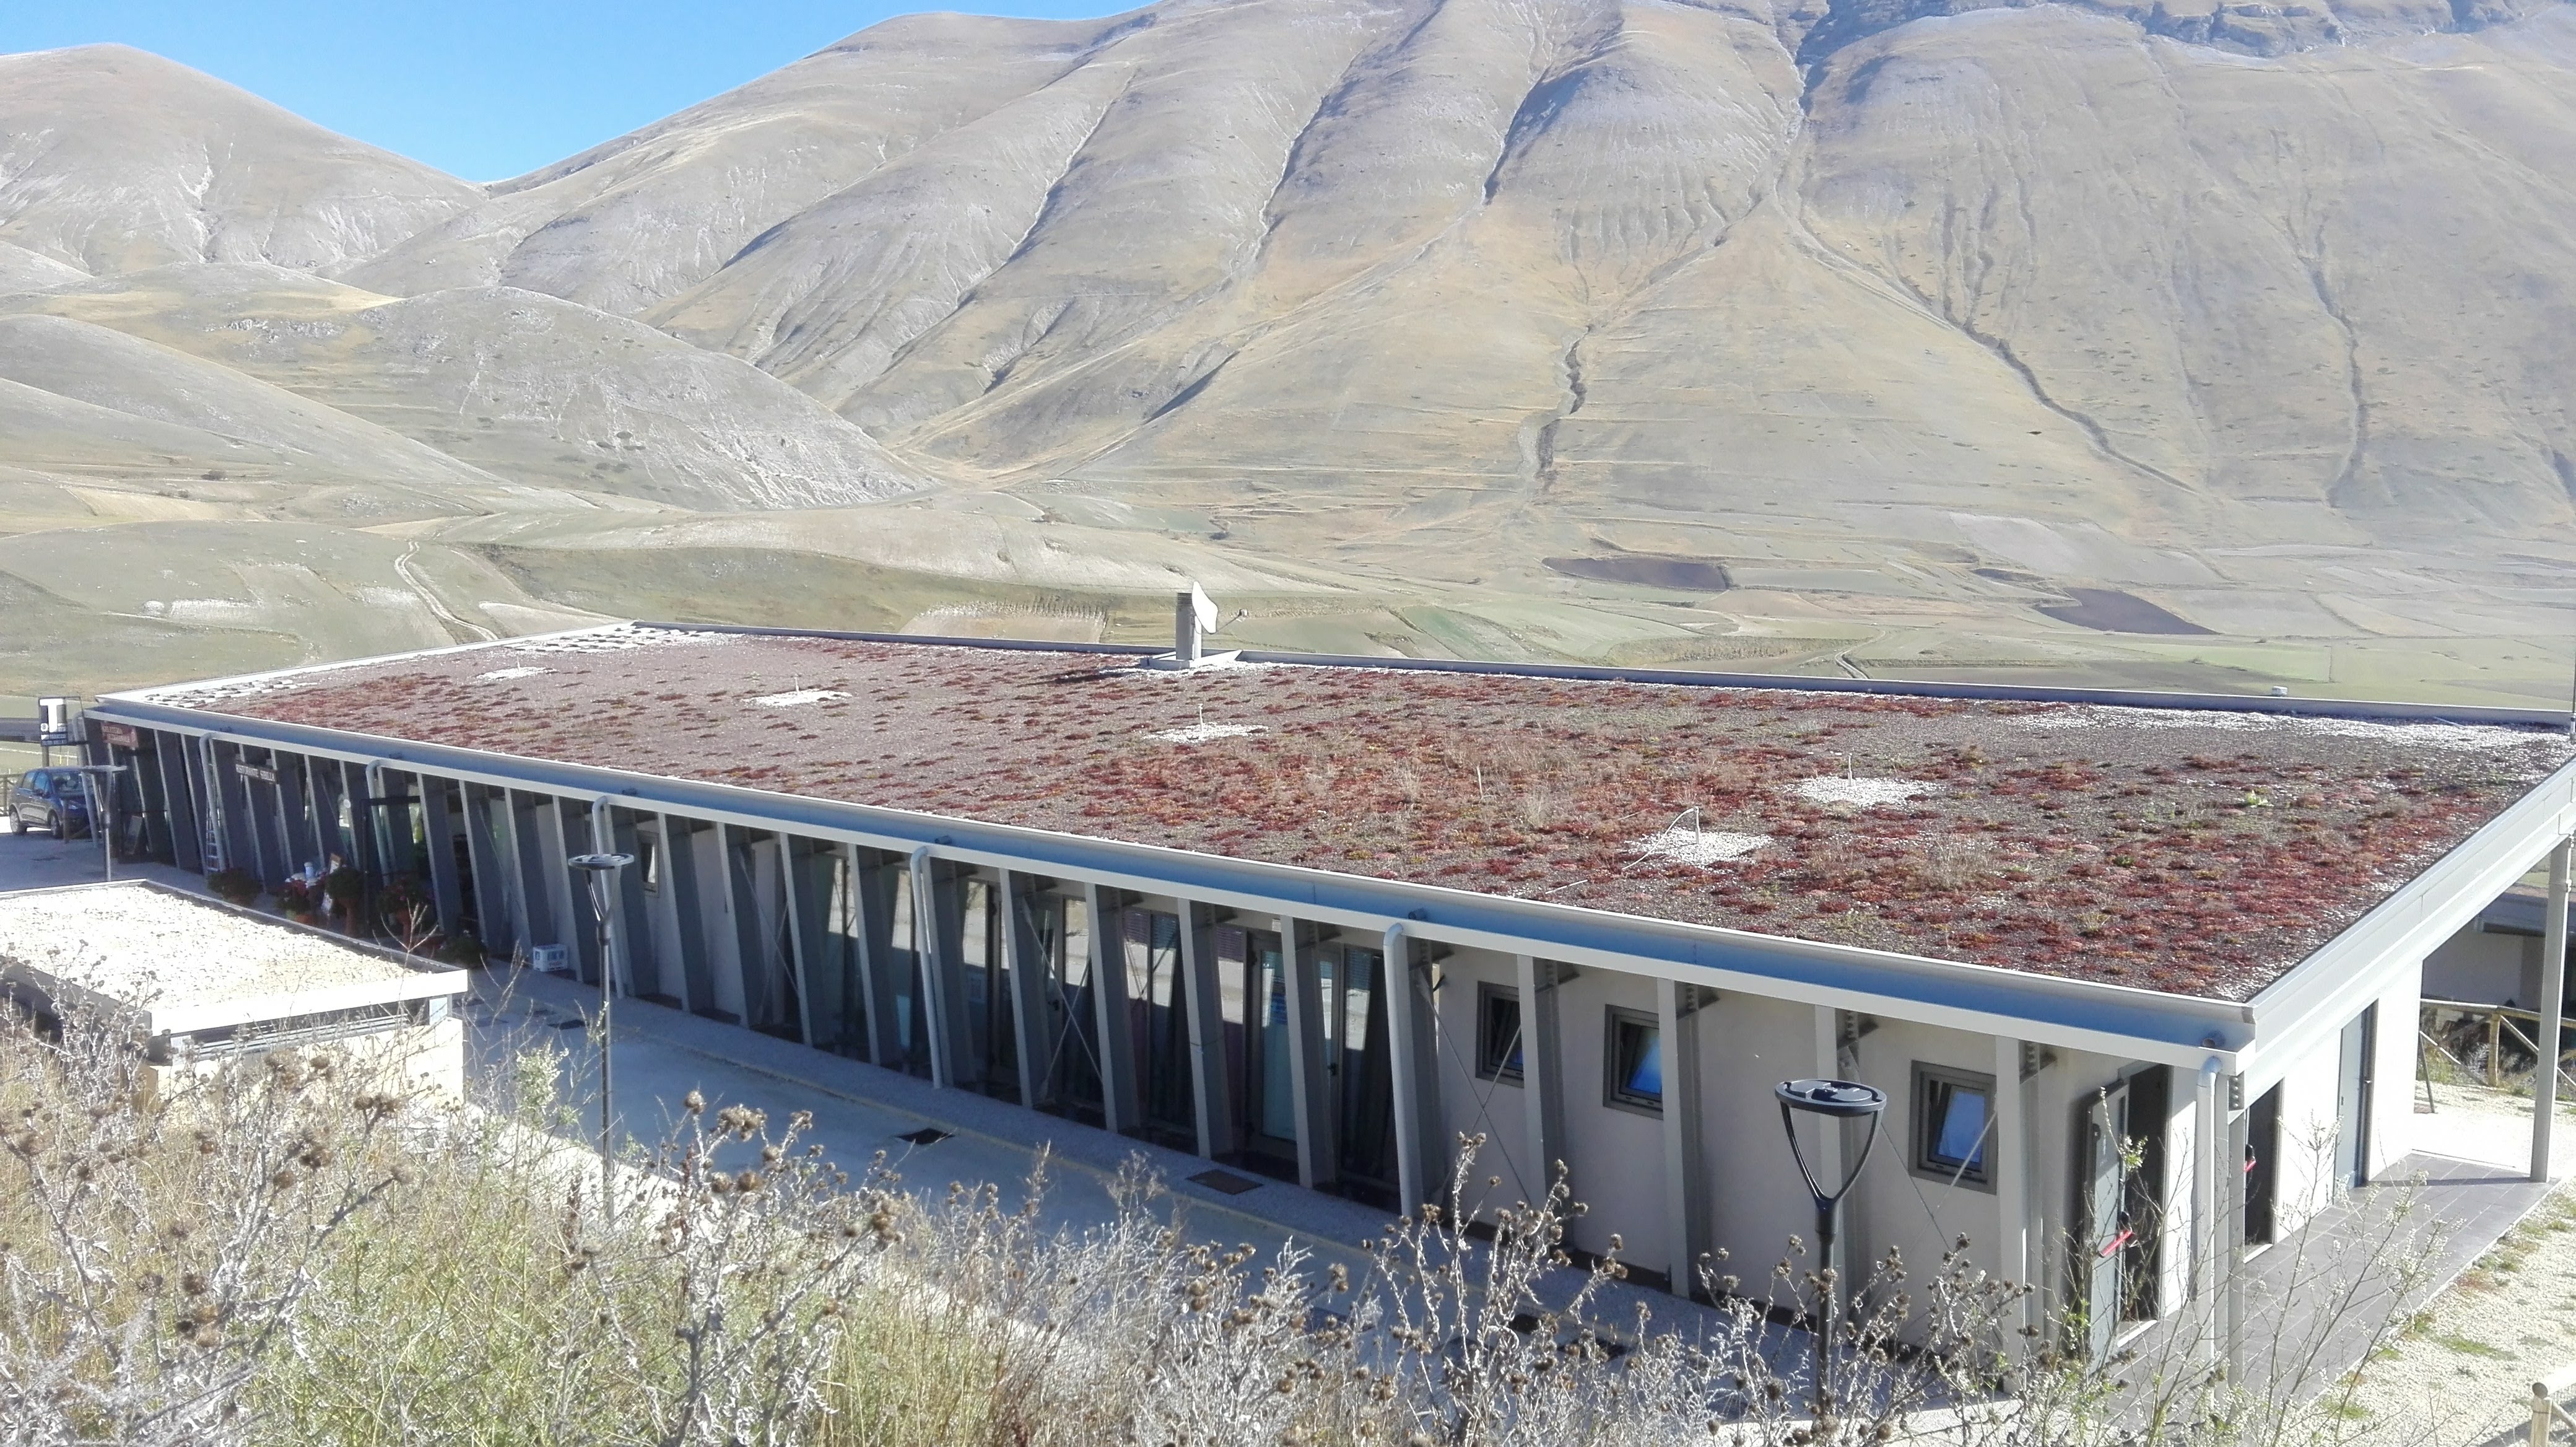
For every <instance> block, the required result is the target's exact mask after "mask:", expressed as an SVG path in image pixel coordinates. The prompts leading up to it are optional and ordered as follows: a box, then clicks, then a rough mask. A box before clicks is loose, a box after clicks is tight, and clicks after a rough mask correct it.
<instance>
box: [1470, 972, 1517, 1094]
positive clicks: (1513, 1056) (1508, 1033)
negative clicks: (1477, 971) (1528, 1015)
mask: <svg viewBox="0 0 2576 1447" xmlns="http://www.w3.org/2000/svg"><path fill="white" fill-rule="evenodd" d="M1521 1043H1522V1042H1521V997H1520V992H1519V991H1518V990H1515V989H1513V988H1511V987H1510V986H1508V985H1492V984H1481V983H1480V984H1478V985H1477V986H1476V1073H1477V1074H1478V1075H1480V1076H1482V1077H1483V1078H1485V1079H1487V1080H1506V1081H1510V1082H1511V1083H1513V1084H1515V1085H1517V1084H1519V1083H1520V1078H1521Z"/></svg>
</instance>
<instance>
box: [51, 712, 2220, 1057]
mask: <svg viewBox="0 0 2576 1447" xmlns="http://www.w3.org/2000/svg"><path fill="white" fill-rule="evenodd" d="M100 712H102V714H103V715H104V716H107V717H111V718H114V719H116V720H117V721H120V722H128V723H133V724H137V725H140V726H143V727H148V728H159V729H178V730H181V731H185V732H188V733H193V734H201V735H212V736H217V737H222V738H226V739H229V740H233V741H237V742H247V743H251V744H253V745H256V746H260V747H267V746H270V745H276V746H280V747H285V748H289V749H292V750H295V751H297V752H304V753H312V754H320V755H325V756H336V757H340V758H344V759H348V760H351V761H353V762H360V763H369V762H374V763H384V764H388V765H393V766H398V767H401V768H403V769H406V770H426V771H428V772H430V773H434V774H438V775H441V776H444V777H447V778H452V779H459V780H464V781H468V782H474V783H481V784H485V785H489V786H493V787H499V788H518V789H523V790H528V791H531V792H541V793H547V794H554V795H558V796H561V797H565V798H573V799H579V800H585V801H587V800H594V799H597V798H599V797H602V796H606V797H607V798H608V799H610V800H611V801H612V802H616V803H620V804H623V805H624V806H625V807H628V808H631V809H636V810H638V811H640V812H660V813H669V814H677V815H685V816H689V817H693V818H700V819H708V820H720V821H723V822H729V823H738V824H742V825H746V826H749V827H753V828H762V829H776V828H780V827H790V828H794V829H795V830H797V831H798V832H800V833H805V834H807V835H808V836H809V837H814V838H829V839H836V840H841V841H844V842H849V843H854V844H861V845H865V846H867V847H870V848H877V849H885V850H889V851H892V852H896V853H908V852H910V851H911V850H913V849H916V848H919V847H923V846H925V845H926V846H928V847H930V848H931V849H932V850H933V851H934V852H935V853H936V854H937V855H938V857H940V858H943V859H951V860H958V861H962V862H967V863H976V864H985V865H991V866H994V867H999V868H1012V869H1016V870H1020V871H1022V872H1026V873H1031V874H1042V875H1046V876H1049V877H1059V878H1075V879H1088V880H1090V881H1092V882H1096V883H1101V884H1107V885H1111V886H1113V887H1118V888H1126V889H1132V890H1137V891H1139V892H1143V893H1149V894H1170V893H1175V892H1179V893H1186V894H1187V895H1188V896H1189V897H1190V898H1192V899H1198V900H1204V901H1207V902H1210V903H1216V904H1226V905H1230V906H1233V907H1236V908H1248V909H1254V910H1261V911H1265V912H1271V913H1278V912H1282V911H1284V912H1287V913H1292V914H1294V915H1296V916H1297V917H1298V918H1300V919H1312V920H1318V921H1329V922H1333V923H1338V924H1346V925H1354V926H1365V927H1367V928H1370V929H1380V928H1383V927H1384V926H1385V925H1386V924H1387V923H1388V922H1390V921H1395V920H1403V921H1406V922H1407V927H1408V929H1410V930H1411V931H1412V932H1413V933H1415V934H1416V935H1417V936H1419V937H1422V938H1425V939H1437V940H1442V941H1445V942H1452V943H1459V944H1467V945H1471V946H1474V947H1477V948H1495V949H1515V950H1516V951H1517V952H1522V953H1540V954H1544V955H1546V956H1547V957H1548V958H1550V959H1565V960H1567V961H1569V962H1571V963H1577V964H1580V963H1583V962H1585V961H1586V960H1590V961H1591V962H1593V963H1596V964H1599V965H1602V966H1603V967H1605V968H1617V969H1622V970H1627V971H1630V972H1632V973H1638V974H1645V975H1655V974H1659V973H1661V974H1669V976H1670V977H1671V978H1674V979H1680V980H1690V981H1693V982H1698V983H1707V984H1711V985H1716V986H1718V987H1719V988H1722V989H1723V988H1734V989H1738V990H1742V991H1746V992H1748V993H1760V994H1766V995H1771V996H1774V997H1777V998H1784V999H1806V1000H1809V1001H1811V1002H1813V1003H1818V1004H1833V1005H1837V1006H1841V1007H1843V1008H1849V1009H1856V1010H1864V1011H1869V1012H1872V1013H1879V1014H1887V1015H1891V1016H1896V1017H1898V1018H1905V1019H1922V1020H1924V1022H1925V1023H1942V1022H1944V1021H1948V1022H1953V1023H1957V1024H1958V1025H1959V1026H1960V1028H1971V1029H1977V1030H1979V1031H1980V1032H1981V1033H1989V1034H1997V1035H2006V1036H2010V1037H2012V1038H2016V1039H2025V1040H2031V1041H2034V1042H2037V1043H2042V1044H2066V1045H2069V1046H2073V1047H2075V1048H2080V1049H2097V1048H2098V1049H2101V1050H2102V1051H2103V1053H2106V1054H2121V1053H2126V1054H2127V1055H2128V1056H2130V1057H2131V1058H2135V1059H2153V1060H2160V1061H2165V1062H2168V1063H2175V1064H2187V1065H2197V1064H2199V1063H2200V1062H2201V1061H2202V1060H2203V1059H2205V1058H2206V1057H2207V1056H2208V1055H2209V1054H2211V1053H2212V1052H2216V1053H2219V1054H2221V1055H2224V1056H2228V1057H2230V1058H2232V1057H2233V1056H2234V1054H2235V1053H2236V1052H2238V1051H2240V1050H2243V1049H2245V1048H2246V1047H2247V1046H2248V1045H2249V1044H2250V1043H2251V1041H2252V1039H2253V1035H2254V1016H2253V1012H2252V1011H2251V1010H2250V1008H2249V1007H2247V1006H2246V1005H2244V1004H2241V1003H2238V1002H2235V1001H2227V1000H2213V999H2208V998H2205V997H2199V996H2191V995H2175V994H2167V993H2164V992H2161V991H2156V990H2147V989H2141V988H2138V987H2136V986H2131V985H2116V984H2110V983H2106V982H2102V981H2093V980H2074V979H2067V978H2064V977H2061V976H2053V975H2041V974H2034V973H2030V972H2027V971H2021V970H2013V969H2007V968H2004V967H2001V966H1995V965H1980V964H1973V963H1969V962H1965V961H1958V960H1943V959H1936V958H1932V957H1929V956H1923V955H1909V954H1902V953H1897V952H1893V951H1880V950H1868V949H1863V948H1859V947H1856V946H1851V945H1834V944H1827V943H1823V942H1819V941H1812V940H1798V939H1792V938H1789V937H1787V936H1782V935H1766V934H1759V933H1755V932H1752V931H1744V930H1730V929H1725V928H1722V927H1719V926H1714V925H1693V924H1685V923H1681V922H1678V921H1670V920H1657V919H1652V918H1649V917H1646V916H1642V915H1627V914H1619V913H1615V912H1612V911H1607V910H1597V909H1589V908H1584V907H1582V906H1577V905H1568V904H1554V903H1548V902H1544V901H1536V900H1522V899H1514V898H1511V897H1509V896H1502V895H1487V894H1478V893H1475V892H1472V891H1467V890H1458V889H1451V888H1447V887H1445V886H1440V885H1426V884H1413V883H1407V882H1404V881H1400V880H1386V879H1376V878H1372V877H1369V876H1364V875H1350V874H1341V873H1336V872H1333V871H1329V870H1321V869H1314V868H1310V867H1305V866H1299V865H1285V864H1271V863H1266V862H1263V861H1258V860H1245V859H1234V858H1229V857H1226V856H1222V855H1210V854H1200V853H1195V852H1193V851H1188V850H1180V849H1172V848H1169V847H1166V846H1162V845H1152V844H1134V843H1129V842H1126V841H1122V840H1112V839H1099V838H1095V837H1092V836H1089V835H1077V834H1066V833H1059V832H1056V831H1053V830H1043V829H1033V828H1029V827H1026V826H1021V825H1008V824H991V823H985V822H981V821H977V820H970V819H959V818H955V817H952V816H947V815H938V814H925V813H917V812H913V811H909V810H901V809H891V808H886V807H883V806H879V805H868V804H854V803H847V802H844V801H840V800H831V799H820V798H815V797H813V796H810V795H801V794H784V793H776V792H771V791H765V790H759V789H750V788H744V787H742V786H740V785H734V784H719V783H712V782H707V781H702V780H688V779H673V778H669V777H666V776H659V775H651V774H638V773H632V772H627V771H622V770H615V769H607V768H602V767H599V766H596V765H588V764H569V763H562V762H558V761H554V760H545V759H532V758H527V757H525V756H521V755H510V754H499V753H493V752H489V751H486V750H479V749H468V748H459V747H457V746H454V745H447V744H427V743H421V742H419V741H416V740H407V739H394V738H385V737H381V736H376V735H367V734H359V733H355V732H351V731H346V730H339V729H328V728H322V727H318V726H315V725H310V724H290V723H278V722H274V721H271V720H265V719H253V718H245V717H241V716H238V715H228V714H227V715H217V714H211V713H206V712H201V711H197V710H192V709H188V708H186V707H184V706H181V705H173V704H161V703H153V702H149V701H139V700H127V701H120V702H119V703H118V704H117V705H116V706H115V707H114V708H113V709H103V710H100ZM782 805H783V806H785V807H781V806H782ZM1024 845H1025V846H1030V847H1021V846H1024ZM1523 921H1526V922H1527V923H1528V924H1530V925H1534V926H1536V927H1537V928H1535V929H1519V928H1513V927H1512V926H1513V925H1515V924H1517V923H1520V922H1523ZM1765 964H1768V965H1770V966H1772V967H1771V968H1763V967H1762V966H1763V965H1765ZM1908 986H1911V988H1907V987H1908ZM2020 1004H2029V1005H2039V1006H2043V1007H2044V1008H2041V1009H2039V1010H2038V1011H2036V1012H2034V1011H2032V1010H2030V1009H2023V1008H2015V1007H2016V1005H2020ZM1973 1022H1983V1023H1973ZM2158 1026H2161V1027H2162V1028H2160V1029H2159V1028H2156V1027H2158ZM2133 1027H2145V1028H2133ZM2088 1042H2091V1043H2088Z"/></svg>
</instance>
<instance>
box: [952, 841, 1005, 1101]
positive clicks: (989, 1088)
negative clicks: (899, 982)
mask: <svg viewBox="0 0 2576 1447" xmlns="http://www.w3.org/2000/svg"><path fill="white" fill-rule="evenodd" d="M959 893H960V895H961V904H962V905H963V908H964V910H965V917H964V923H963V925H962V926H961V927H960V929H959V931H958V940H959V949H958V966H959V969H960V971H961V973H962V974H963V975H964V976H965V983H966V989H965V995H966V1005H965V1009H966V1053H967V1059H966V1060H965V1061H964V1062H963V1066H962V1068H961V1069H960V1070H959V1071H958V1072H957V1074H958V1083H959V1084H961V1085H972V1086H974V1087H976V1088H978V1089H981V1090H982V1091H983V1092H984V1093H985V1094H986V1095H990V1096H994V1097H996V1098H998V1099H1002V1100H1007V1101H1011V1102H1013V1103H1015V1104H1016V1103H1019V1102H1020V1055H1019V1037H1018V1033H1017V1032H1016V1031H1014V1030H1013V1029H1012V1027H1011V972H1010V964H1009V957H1008V956H1007V955H1006V954H1005V953H1004V952H1003V949H1002V928H1003V925H1004V920H1003V917H1002V911H1001V909H1000V907H999V900H1000V892H999V891H998V890H996V889H995V888H994V887H993V885H992V883H991V881H989V880H983V879H973V878H969V879H966V880H964V881H962V882H961V883H960V885H959Z"/></svg>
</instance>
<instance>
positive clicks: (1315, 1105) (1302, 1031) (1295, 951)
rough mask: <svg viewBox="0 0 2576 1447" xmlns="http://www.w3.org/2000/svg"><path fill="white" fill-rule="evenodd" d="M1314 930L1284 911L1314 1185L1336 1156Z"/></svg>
mask: <svg viewBox="0 0 2576 1447" xmlns="http://www.w3.org/2000/svg"><path fill="white" fill-rule="evenodd" d="M1313 933H1314V931H1313V930H1312V929H1311V928H1310V927H1308V926H1307V925H1306V924H1305V923H1303V922H1302V921H1300V920H1298V919H1296V918H1295V917H1293V916H1290V915H1284V914H1283V915H1281V916H1279V952H1280V955H1281V959H1282V962H1283V963H1284V964H1285V965H1286V966H1287V968H1288V1089H1289V1092H1290V1094H1291V1095H1293V1096H1294V1097H1295V1104H1296V1111H1297V1184H1298V1185H1301V1186H1304V1187H1306V1188H1307V1189H1308V1190H1312V1189H1314V1188H1315V1187H1317V1186H1319V1185H1322V1184H1324V1183H1325V1182H1327V1181H1330V1180H1331V1179H1332V1178H1333V1164H1334V1159H1335V1157H1334V1152H1333V1139H1332V1128H1333V1109H1332V1102H1331V1099H1330V1097H1329V1096H1328V1095H1327V1094H1326V1093H1325V1089H1324V1086H1325V1082H1326V1080H1327V1079H1328V1077H1327V1076H1326V1075H1325V1074H1324V1028H1323V1027H1324V1018H1323V1017H1324V992H1323V985H1322V972H1321V971H1319V970H1317V969H1316V968H1315V945H1314V944H1313V942H1312V941H1311V940H1310V939H1309V938H1308V936H1310V935H1312V934H1313ZM1247 1008H1249V1007H1248V1006H1247Z"/></svg>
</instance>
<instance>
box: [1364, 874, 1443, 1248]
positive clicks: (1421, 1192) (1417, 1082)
mask: <svg viewBox="0 0 2576 1447" xmlns="http://www.w3.org/2000/svg"><path fill="white" fill-rule="evenodd" d="M1383 945H1384V949H1385V952H1386V953H1385V956H1384V959H1385V965H1384V972H1385V977H1384V978H1383V979H1382V980H1380V981H1379V982H1378V988H1379V989H1380V990H1382V991H1384V992H1385V994H1386V1044H1387V1062H1388V1064H1389V1066H1390V1067H1391V1069H1390V1070H1389V1071H1388V1074H1389V1075H1390V1076H1392V1077H1393V1086H1394V1094H1395V1099H1394V1100H1393V1101H1392V1102H1390V1103H1389V1104H1390V1106H1391V1107H1392V1109H1393V1112H1394V1115H1395V1175H1396V1193H1397V1196H1398V1198H1399V1199H1398V1200H1397V1201H1396V1203H1395V1204H1396V1208H1397V1209H1398V1210H1400V1211H1402V1212H1403V1213H1404V1214H1405V1215H1408V1216H1410V1215H1412V1214H1413V1213H1414V1212H1416V1211H1419V1210H1421V1209H1422V1206H1423V1203H1425V1202H1426V1201H1429V1200H1430V1199H1431V1192H1432V1191H1434V1190H1436V1189H1437V1187H1435V1186H1434V1185H1433V1184H1432V1183H1431V1181H1430V1179H1429V1173H1428V1172H1426V1171H1425V1170H1424V1169H1423V1167H1424V1165H1425V1164H1426V1157H1425V1155H1424V1147H1425V1145H1426V1144H1427V1142H1425V1141H1424V1140H1423V1138H1422V1111H1421V1109H1420V1107H1419V1101H1420V1099H1421V1089H1422V1078H1423V1074H1424V1072H1425V1071H1427V1070H1428V1069H1429V1068H1430V1062H1429V1061H1427V1060H1420V1059H1417V1058H1415V1057H1416V1056H1417V1055H1418V1053H1419V1052H1418V1050H1417V1049H1416V1046H1417V1044H1418V1040H1417V1037H1416V1036H1415V1034H1414V1016H1415V1014H1416V1013H1418V1011H1417V1007H1416V1005H1415V1001H1414V998H1413V941H1411V940H1409V939H1407V938H1405V934H1404V926H1403V925H1402V924H1401V923H1397V924H1391V925H1388V926H1387V927H1386V938H1385V940H1384V942H1383Z"/></svg>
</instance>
